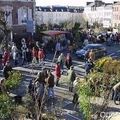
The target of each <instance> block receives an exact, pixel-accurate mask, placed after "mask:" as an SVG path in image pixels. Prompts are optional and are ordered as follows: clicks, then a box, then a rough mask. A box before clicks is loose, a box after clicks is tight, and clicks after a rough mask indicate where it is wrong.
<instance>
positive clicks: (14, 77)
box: [5, 71, 22, 90]
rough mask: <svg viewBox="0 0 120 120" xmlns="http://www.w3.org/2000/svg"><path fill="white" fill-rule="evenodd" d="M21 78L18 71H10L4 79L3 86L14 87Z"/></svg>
mask: <svg viewBox="0 0 120 120" xmlns="http://www.w3.org/2000/svg"><path fill="white" fill-rule="evenodd" d="M21 80H22V77H21V73H20V72H18V71H17V72H15V71H13V72H11V73H10V76H9V78H8V79H7V80H6V81H5V86H6V88H7V89H8V90H9V89H14V88H16V87H17V86H18V85H19V84H20V82H21Z"/></svg>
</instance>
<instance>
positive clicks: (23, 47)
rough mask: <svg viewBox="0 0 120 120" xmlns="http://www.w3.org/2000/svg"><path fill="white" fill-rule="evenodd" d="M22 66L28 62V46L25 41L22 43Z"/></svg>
mask: <svg viewBox="0 0 120 120" xmlns="http://www.w3.org/2000/svg"><path fill="white" fill-rule="evenodd" d="M21 50H22V65H23V64H24V63H25V62H26V51H27V45H26V43H25V41H22V47H21Z"/></svg>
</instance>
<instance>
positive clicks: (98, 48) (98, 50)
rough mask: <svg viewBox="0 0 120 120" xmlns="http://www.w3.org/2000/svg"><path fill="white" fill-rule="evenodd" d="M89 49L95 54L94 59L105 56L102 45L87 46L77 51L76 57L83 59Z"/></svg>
mask: <svg viewBox="0 0 120 120" xmlns="http://www.w3.org/2000/svg"><path fill="white" fill-rule="evenodd" d="M91 49H92V50H93V51H94V53H95V59H98V58H101V57H103V56H105V55H106V54H107V50H106V48H105V47H104V46H103V45H102V44H88V45H87V46H85V47H83V49H80V50H77V51H76V55H77V57H78V58H82V59H84V58H85V55H86V54H87V53H88V51H90V50H91Z"/></svg>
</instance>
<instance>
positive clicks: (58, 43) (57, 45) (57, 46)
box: [55, 41, 61, 55]
mask: <svg viewBox="0 0 120 120" xmlns="http://www.w3.org/2000/svg"><path fill="white" fill-rule="evenodd" d="M55 50H56V52H57V55H59V54H60V51H61V44H60V42H59V41H58V42H57V43H56V46H55Z"/></svg>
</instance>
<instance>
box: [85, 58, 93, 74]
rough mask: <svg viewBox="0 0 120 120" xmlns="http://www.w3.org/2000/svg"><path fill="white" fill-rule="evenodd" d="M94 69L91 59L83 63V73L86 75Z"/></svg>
mask: <svg viewBox="0 0 120 120" xmlns="http://www.w3.org/2000/svg"><path fill="white" fill-rule="evenodd" d="M93 67H94V63H93V61H92V60H91V59H88V61H87V62H86V63H85V71H86V75H87V74H89V73H90V72H91V70H92V68H93Z"/></svg>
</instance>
